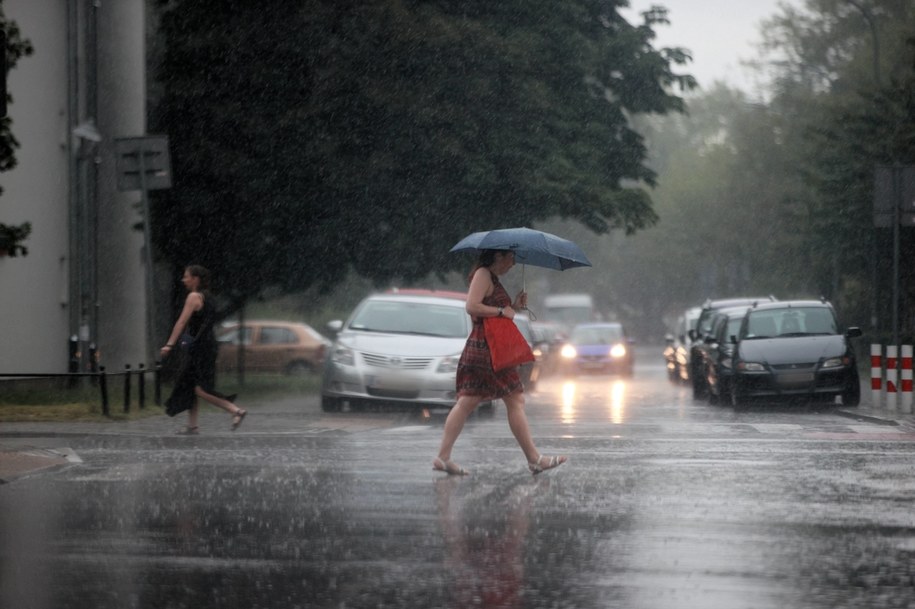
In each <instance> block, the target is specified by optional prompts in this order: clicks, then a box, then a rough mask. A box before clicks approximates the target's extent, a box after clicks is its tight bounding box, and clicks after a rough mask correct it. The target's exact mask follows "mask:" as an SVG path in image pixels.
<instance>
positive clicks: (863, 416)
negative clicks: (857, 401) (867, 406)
mask: <svg viewBox="0 0 915 609" xmlns="http://www.w3.org/2000/svg"><path fill="white" fill-rule="evenodd" d="M835 413H836V414H837V415H840V416H843V417H847V418H849V419H856V420H858V421H867V422H868V423H874V424H876V425H888V426H898V425H899V421H897V420H896V419H893V418H890V417H888V416H882V415H877V414H874V413H871V412H868V413H864V412H858V411H856V410H845V409H839V410H836V411H835Z"/></svg>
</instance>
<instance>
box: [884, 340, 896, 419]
mask: <svg viewBox="0 0 915 609" xmlns="http://www.w3.org/2000/svg"><path fill="white" fill-rule="evenodd" d="M898 350H899V348H898V347H897V346H896V345H887V346H886V409H887V410H889V411H890V412H896V388H897V385H898V384H899V370H898V369H897V368H896V354H897V352H898Z"/></svg>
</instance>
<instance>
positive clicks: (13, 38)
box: [0, 0, 34, 195]
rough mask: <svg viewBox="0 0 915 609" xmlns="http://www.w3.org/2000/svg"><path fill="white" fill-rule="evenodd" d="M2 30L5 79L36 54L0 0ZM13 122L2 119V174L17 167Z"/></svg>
mask: <svg viewBox="0 0 915 609" xmlns="http://www.w3.org/2000/svg"><path fill="white" fill-rule="evenodd" d="M0 29H2V30H3V32H4V34H5V38H6V50H5V51H6V69H7V73H6V74H0V76H2V77H3V78H7V77H8V76H9V71H10V70H12V69H13V68H15V67H16V63H17V62H18V61H19V59H20V58H21V57H24V56H27V55H31V54H32V53H33V52H34V49H33V48H32V43H31V42H30V41H29V40H28V39H25V38H23V37H22V32H21V31H20V30H19V26H18V25H17V24H16V22H15V21H12V20H11V19H7V18H6V15H5V14H4V12H3V2H2V0H0ZM6 99H7V103H8V104H10V103H12V102H13V96H12V94H11V93H10V92H9V91H7V93H6ZM12 125H13V121H12V119H11V118H10V117H9V115H7V116H5V117H3V118H0V172H3V171H9V170H10V169H12V168H13V167H15V166H16V154H15V152H16V149H17V148H19V142H18V141H17V140H16V137H15V136H14V135H13V131H12ZM2 194H3V187H2V186H0V195H2Z"/></svg>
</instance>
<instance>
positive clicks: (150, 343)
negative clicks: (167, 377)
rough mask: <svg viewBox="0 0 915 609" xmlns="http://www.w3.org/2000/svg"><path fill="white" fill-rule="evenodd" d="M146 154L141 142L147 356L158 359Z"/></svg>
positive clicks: (152, 359)
mask: <svg viewBox="0 0 915 609" xmlns="http://www.w3.org/2000/svg"><path fill="white" fill-rule="evenodd" d="M145 156H146V155H145V154H144V153H143V145H142V144H140V159H139V160H140V197H141V198H142V202H143V239H144V240H145V241H146V247H145V248H143V249H144V250H146V251H145V253H146V326H147V329H146V357H147V358H148V359H147V361H149V362H150V364H152V362H155V361H156V288H155V282H154V279H153V255H152V230H151V229H150V220H149V193H148V191H147V188H146V160H145V158H144V157H145Z"/></svg>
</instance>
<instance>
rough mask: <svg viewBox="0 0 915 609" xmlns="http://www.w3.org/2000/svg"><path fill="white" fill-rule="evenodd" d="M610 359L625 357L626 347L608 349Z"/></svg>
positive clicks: (617, 346)
mask: <svg viewBox="0 0 915 609" xmlns="http://www.w3.org/2000/svg"><path fill="white" fill-rule="evenodd" d="M610 357H616V358H620V357H626V345H622V344H620V345H613V346H612V347H610Z"/></svg>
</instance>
